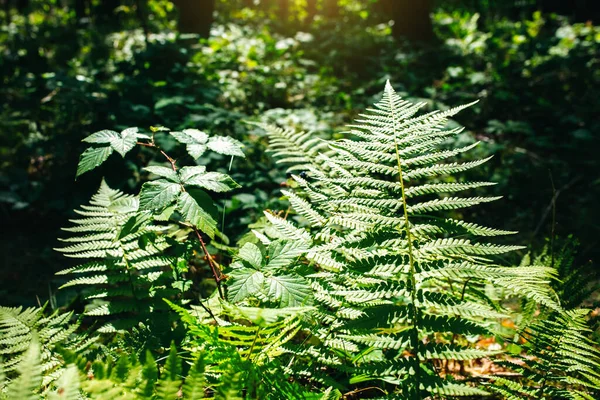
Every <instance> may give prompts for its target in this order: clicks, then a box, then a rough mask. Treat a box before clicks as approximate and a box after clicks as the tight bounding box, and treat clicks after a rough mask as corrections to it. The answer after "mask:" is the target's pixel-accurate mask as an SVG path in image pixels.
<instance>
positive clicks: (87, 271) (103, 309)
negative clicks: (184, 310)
mask: <svg viewBox="0 0 600 400" xmlns="http://www.w3.org/2000/svg"><path fill="white" fill-rule="evenodd" d="M137 211H138V200H137V199H136V198H135V197H133V196H130V195H126V194H124V193H123V192H120V191H118V190H114V189H111V188H110V187H109V186H108V185H107V184H106V182H102V184H101V186H100V189H99V190H98V192H97V193H96V194H95V195H94V196H93V197H92V200H91V201H90V204H89V205H87V206H82V207H81V210H78V211H77V212H78V214H80V215H81V217H80V218H78V219H74V220H71V222H72V223H73V224H74V226H73V227H71V228H65V230H66V231H69V232H72V233H74V234H77V236H73V237H70V238H67V239H63V241H64V242H65V243H67V246H65V247H62V248H60V249H57V250H58V251H60V252H62V253H63V254H65V255H66V256H67V257H70V258H76V259H84V260H86V262H85V263H83V264H80V265H78V266H75V267H72V268H68V269H65V270H62V271H60V272H58V275H66V276H69V277H70V280H69V281H67V282H66V283H65V284H64V285H62V287H63V288H65V287H73V286H78V287H83V288H86V289H87V290H86V291H85V292H84V294H83V296H84V298H85V299H86V300H88V301H90V305H89V306H88V307H87V308H86V310H85V312H84V315H88V316H94V317H108V316H110V317H112V321H110V322H106V323H105V324H104V325H103V326H101V327H100V328H99V330H100V331H101V332H113V331H115V330H119V329H124V328H127V327H130V326H134V325H137V323H138V320H139V318H142V319H143V318H146V319H148V318H149V317H150V314H151V313H152V312H153V310H154V309H155V308H156V307H157V302H158V305H159V306H162V301H161V299H162V298H163V297H168V296H169V295H170V291H169V289H170V288H169V287H168V286H167V284H166V281H167V276H166V273H165V271H167V270H168V269H169V268H170V266H171V265H172V264H173V262H174V259H173V258H172V257H169V256H166V255H165V251H166V250H167V249H168V248H169V244H168V242H167V239H166V237H165V235H164V232H165V231H166V230H168V229H169V226H168V225H157V224H154V223H153V218H152V216H151V215H150V214H149V213H140V212H137ZM171 293H172V289H171ZM155 317H156V315H155ZM115 318H118V320H115Z"/></svg>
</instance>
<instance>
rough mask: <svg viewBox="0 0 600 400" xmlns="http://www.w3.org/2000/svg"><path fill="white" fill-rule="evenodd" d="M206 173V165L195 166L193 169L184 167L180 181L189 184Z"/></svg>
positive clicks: (180, 173)
mask: <svg viewBox="0 0 600 400" xmlns="http://www.w3.org/2000/svg"><path fill="white" fill-rule="evenodd" d="M204 173H206V167H205V166H204V165H195V166H193V167H183V168H181V169H180V170H179V179H180V180H181V182H182V183H187V182H188V181H189V180H191V179H193V178H194V177H196V176H198V175H202V174H204Z"/></svg>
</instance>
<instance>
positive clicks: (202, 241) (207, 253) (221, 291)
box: [193, 226, 225, 299]
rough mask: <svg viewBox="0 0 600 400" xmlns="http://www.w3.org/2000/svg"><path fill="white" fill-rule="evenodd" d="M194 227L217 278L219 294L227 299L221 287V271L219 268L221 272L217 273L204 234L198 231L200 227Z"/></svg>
mask: <svg viewBox="0 0 600 400" xmlns="http://www.w3.org/2000/svg"><path fill="white" fill-rule="evenodd" d="M193 229H194V232H196V236H198V241H199V242H200V246H202V251H204V255H205V256H206V260H207V261H208V265H210V269H211V271H212V274H213V277H214V278H215V283H216V284H217V290H218V291H219V296H220V297H221V298H222V299H225V295H224V294H223V288H222V287H221V279H222V278H221V272H220V270H219V273H218V274H217V268H216V266H215V261H214V260H213V258H212V256H211V255H210V253H209V252H208V249H207V248H206V244H205V243H204V239H202V235H201V234H200V231H198V228H196V227H195V226H194V227H193Z"/></svg>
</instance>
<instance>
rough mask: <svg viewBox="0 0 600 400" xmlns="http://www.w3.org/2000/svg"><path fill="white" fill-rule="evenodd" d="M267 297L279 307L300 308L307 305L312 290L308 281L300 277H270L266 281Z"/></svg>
mask: <svg viewBox="0 0 600 400" xmlns="http://www.w3.org/2000/svg"><path fill="white" fill-rule="evenodd" d="M265 285H266V287H267V295H268V296H269V299H271V300H272V301H275V302H278V303H279V307H298V306H304V305H306V304H307V302H308V299H309V297H310V295H311V291H312V290H311V288H310V286H309V284H308V282H307V281H305V280H304V279H303V278H301V277H299V276H291V275H282V276H270V277H268V278H266V279H265Z"/></svg>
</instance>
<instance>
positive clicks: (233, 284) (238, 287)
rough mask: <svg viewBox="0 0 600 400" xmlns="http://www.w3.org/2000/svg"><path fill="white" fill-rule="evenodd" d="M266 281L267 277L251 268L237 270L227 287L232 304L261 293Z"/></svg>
mask: <svg viewBox="0 0 600 400" xmlns="http://www.w3.org/2000/svg"><path fill="white" fill-rule="evenodd" d="M264 281H265V276H264V275H263V273H262V272H260V271H255V270H253V269H249V268H241V269H238V270H235V272H233V273H232V274H231V277H230V281H229V282H230V283H229V285H228V287H227V288H228V289H227V297H228V299H229V301H231V302H232V303H237V302H239V301H242V300H244V299H245V298H247V297H249V296H254V295H256V294H258V293H260V292H261V290H262V286H263V283H264Z"/></svg>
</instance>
